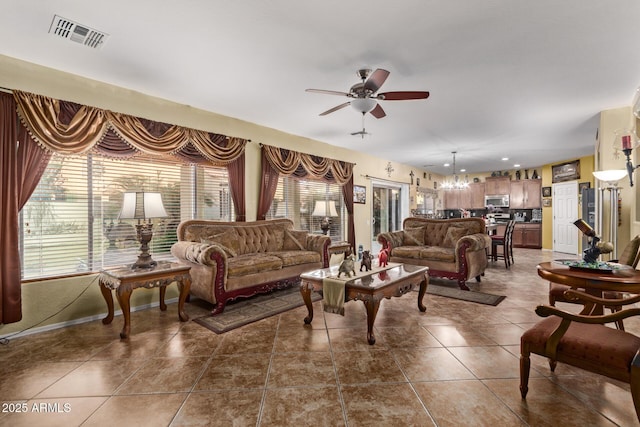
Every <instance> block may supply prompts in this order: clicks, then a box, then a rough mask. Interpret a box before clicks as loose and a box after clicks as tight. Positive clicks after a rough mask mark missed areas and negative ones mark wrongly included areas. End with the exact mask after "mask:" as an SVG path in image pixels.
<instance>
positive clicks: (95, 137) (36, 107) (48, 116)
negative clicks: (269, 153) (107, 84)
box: [13, 90, 247, 166]
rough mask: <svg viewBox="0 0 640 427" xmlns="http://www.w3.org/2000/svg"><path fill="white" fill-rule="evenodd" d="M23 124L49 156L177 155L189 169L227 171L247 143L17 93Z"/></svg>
mask: <svg viewBox="0 0 640 427" xmlns="http://www.w3.org/2000/svg"><path fill="white" fill-rule="evenodd" d="M13 96H14V98H15V100H16V104H17V112H18V116H19V118H20V121H21V122H22V123H23V124H24V126H25V127H26V128H27V130H28V131H29V133H30V135H31V136H32V137H33V138H34V139H35V140H36V141H37V142H38V144H39V145H40V146H41V147H42V148H43V149H45V150H47V151H49V152H55V153H60V154H67V155H72V154H84V153H87V152H89V151H92V150H94V151H97V152H100V153H101V154H103V155H106V156H110V157H116V158H126V157H130V156H133V155H134V154H137V153H145V154H151V155H172V156H175V157H178V158H180V159H181V160H182V161H184V162H188V163H208V164H212V165H215V166H226V165H228V164H229V163H231V162H233V161H234V160H236V159H238V158H239V157H240V156H241V155H242V154H243V153H244V150H245V147H246V144H247V140H245V139H241V138H235V137H227V136H225V135H220V134H216V133H212V132H206V131H202V130H196V129H192V128H186V127H182V126H177V125H170V124H167V123H160V122H156V121H152V120H147V119H143V118H138V117H134V116H129V115H126V114H121V113H116V112H113V111H109V110H102V109H100V108H96V107H89V106H86V105H79V104H75V103H72V102H68V101H61V100H57V99H53V98H48V97H46V96H42V95H35V94H30V93H26V92H21V91H17V90H15V91H13Z"/></svg>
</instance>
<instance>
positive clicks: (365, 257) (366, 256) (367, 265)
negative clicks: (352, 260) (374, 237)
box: [360, 251, 371, 271]
mask: <svg viewBox="0 0 640 427" xmlns="http://www.w3.org/2000/svg"><path fill="white" fill-rule="evenodd" d="M362 267H364V271H370V270H371V252H369V251H364V252H362V262H361V263H360V271H362Z"/></svg>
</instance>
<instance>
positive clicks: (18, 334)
mask: <svg viewBox="0 0 640 427" xmlns="http://www.w3.org/2000/svg"><path fill="white" fill-rule="evenodd" d="M177 302H178V298H177V297H176V298H171V299H168V300H166V301H165V303H166V304H173V303H177ZM159 305H160V302H159V301H156V302H152V303H149V304H143V305H139V306H136V307H131V312H132V313H133V312H135V311H141V310H146V309H148V308H153V307H158V306H159ZM106 315H107V313H101V314H96V315H94V316H87V317H82V318H80V319H74V320H67V321H65V322H60V323H53V324H51V325H46V326H40V327H38V328H36V327H32V328H27V329H24V330H22V331H20V332H10V333H8V334H5V335H0V340H3V339H7V338H20V337H26V336H28V335H33V334H39V333H41V332H47V331H53V330H55V329H61V328H66V327H67V326H73V325H79V324H81V323H87V322H93V321H94V320H100V319H104V318H105V316H106ZM113 315H114V316H121V315H122V310H116V311H115V312H114V313H113Z"/></svg>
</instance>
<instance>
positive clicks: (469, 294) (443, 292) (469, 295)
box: [427, 283, 506, 306]
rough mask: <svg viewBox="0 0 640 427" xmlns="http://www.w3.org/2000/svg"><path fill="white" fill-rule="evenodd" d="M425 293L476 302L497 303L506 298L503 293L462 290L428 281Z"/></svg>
mask: <svg viewBox="0 0 640 427" xmlns="http://www.w3.org/2000/svg"><path fill="white" fill-rule="evenodd" d="M427 293H428V294H431V295H438V296H441V297H447V298H454V299H459V300H463V301H469V302H475V303H478V304H487V305H494V306H495V305H498V304H500V302H501V301H502V300H503V299H505V298H506V296H504V295H493V294H486V293H484V292H476V291H463V290H462V289H459V288H457V287H456V288H453V287H448V286H440V285H434V284H432V283H429V286H427Z"/></svg>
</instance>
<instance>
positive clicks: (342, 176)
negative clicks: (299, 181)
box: [262, 145, 353, 185]
mask: <svg viewBox="0 0 640 427" xmlns="http://www.w3.org/2000/svg"><path fill="white" fill-rule="evenodd" d="M262 151H263V153H264V155H265V157H266V159H267V161H268V162H269V164H270V165H271V166H272V167H273V168H274V169H275V170H276V171H278V173H280V174H282V175H293V176H296V177H298V178H304V177H306V176H310V177H312V178H314V179H318V180H323V181H327V182H335V183H336V184H340V185H344V184H346V183H347V182H348V181H349V179H351V176H352V175H353V163H348V162H343V161H339V160H333V159H328V158H326V157H319V156H314V155H311V154H305V153H300V152H297V151H292V150H287V149H285V148H279V147H273V146H270V145H262Z"/></svg>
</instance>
